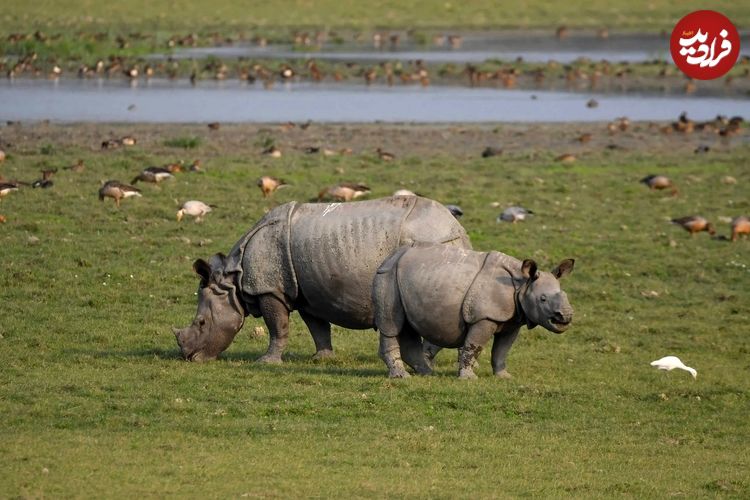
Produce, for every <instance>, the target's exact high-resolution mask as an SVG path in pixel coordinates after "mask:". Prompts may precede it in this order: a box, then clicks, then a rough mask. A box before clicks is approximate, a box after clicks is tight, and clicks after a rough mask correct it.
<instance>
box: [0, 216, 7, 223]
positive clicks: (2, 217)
mask: <svg viewBox="0 0 750 500" xmlns="http://www.w3.org/2000/svg"><path fill="white" fill-rule="evenodd" d="M6 220H8V219H6V218H5V216H4V215H0V224H3V223H5V221H6Z"/></svg>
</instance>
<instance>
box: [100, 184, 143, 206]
mask: <svg viewBox="0 0 750 500" xmlns="http://www.w3.org/2000/svg"><path fill="white" fill-rule="evenodd" d="M132 196H142V195H141V190H140V189H138V188H137V187H134V186H129V185H128V184H123V183H122V182H120V181H115V180H112V181H107V182H105V183H104V185H103V186H102V187H101V188H99V201H104V198H105V197H106V198H113V199H114V200H115V205H117V207H118V208H119V207H120V200H122V199H123V198H130V197H132Z"/></svg>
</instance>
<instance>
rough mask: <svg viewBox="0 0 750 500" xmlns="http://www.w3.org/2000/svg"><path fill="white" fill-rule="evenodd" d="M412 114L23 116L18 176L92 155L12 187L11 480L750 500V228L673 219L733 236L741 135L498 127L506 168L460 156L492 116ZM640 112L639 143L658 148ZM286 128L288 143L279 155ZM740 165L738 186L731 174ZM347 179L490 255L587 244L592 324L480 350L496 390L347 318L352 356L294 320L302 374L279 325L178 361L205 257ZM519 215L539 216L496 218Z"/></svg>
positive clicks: (116, 491)
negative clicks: (719, 139) (176, 329)
mask: <svg viewBox="0 0 750 500" xmlns="http://www.w3.org/2000/svg"><path fill="white" fill-rule="evenodd" d="M399 127H400V126H383V127H377V126H357V125H330V126H319V125H317V124H314V125H313V126H312V127H311V128H310V129H309V130H308V131H307V132H304V133H305V134H308V135H305V136H298V135H294V134H298V133H299V134H302V132H296V131H293V132H280V131H279V130H280V129H279V128H278V127H276V126H274V125H269V126H267V127H262V128H258V127H249V126H248V127H245V126H226V127H222V129H221V130H220V131H217V132H209V131H207V130H205V126H200V127H198V126H163V125H160V126H150V125H121V126H115V125H112V126H110V125H103V126H96V127H94V126H86V125H81V126H74V125H70V126H55V125H44V124H41V125H37V126H31V125H24V126H22V127H20V128H17V129H9V128H4V129H1V131H2V136H3V140H4V141H8V142H10V143H12V148H8V149H9V150H10V151H9V152H10V153H11V154H10V155H9V158H8V159H7V160H6V162H5V163H3V164H2V165H0V173H2V174H3V175H4V176H6V177H15V178H19V179H31V178H33V176H36V175H38V170H39V165H40V164H41V163H42V162H46V164H48V165H50V166H59V167H63V166H65V165H71V164H73V163H74V162H75V161H76V160H77V159H79V158H80V159H82V160H84V163H85V164H86V170H85V171H84V172H82V173H79V174H77V173H73V172H70V171H63V170H60V171H59V172H58V174H57V175H56V176H55V177H54V181H55V185H54V186H53V188H51V189H48V190H39V189H37V190H33V189H30V188H29V189H22V190H21V191H20V192H17V193H12V194H10V195H9V196H7V197H5V198H3V199H2V201H0V213H2V214H3V215H5V216H6V217H7V218H8V221H7V222H6V223H5V224H0V249H1V250H0V252H1V253H0V256H1V258H0V303H1V304H2V312H3V314H2V317H1V321H0V359H2V360H3V361H2V365H1V366H0V376H1V377H2V380H3V383H2V384H0V407H1V408H2V415H3V417H2V424H1V425H2V429H3V431H4V432H3V436H4V439H3V440H2V442H0V456H2V460H0V491H3V493H4V494H5V495H6V496H9V497H42V496H45V497H69V496H86V497H112V496H116V497H117V496H123V497H133V496H138V495H140V496H149V497H153V496H157V497H165V496H183V497H184V496H189V497H193V496H216V497H242V496H250V497H258V496H260V497H358V498H361V497H383V496H393V497H410V498H456V497H468V496H472V497H479V498H498V497H520V496H532V497H567V496H574V497H590V498H602V497H614V496H627V497H639V498H641V497H664V496H685V497H689V498H696V497H706V496H712V497H713V496H728V497H737V498H744V497H747V496H749V495H750V482H748V480H747V470H748V466H749V465H750V464H749V463H748V458H747V453H746V447H747V443H748V442H750V430H749V429H750V428H749V427H748V426H747V410H748V407H749V404H750V382H749V380H750V379H749V378H748V371H749V370H750V363H749V362H748V353H750V339H749V338H748V336H747V318H748V314H750V309H749V307H748V304H750V285H749V283H750V280H749V278H750V260H749V259H748V255H750V254H749V253H748V248H749V247H748V245H750V242H749V241H747V240H745V241H740V242H738V243H735V244H730V243H728V242H726V241H719V240H712V239H710V238H709V237H708V235H706V234H705V233H704V234H699V235H697V236H696V237H693V238H691V237H690V236H688V235H687V233H685V232H684V231H683V230H681V229H680V228H678V227H675V226H672V225H670V224H668V219H669V218H670V217H677V216H682V215H689V214H693V213H701V214H703V215H705V216H706V217H709V218H710V219H712V220H714V221H715V222H716V223H717V226H718V228H719V232H720V233H722V234H725V235H726V234H727V231H728V225H727V224H725V223H721V222H719V217H722V216H724V217H727V216H735V215H740V214H747V213H748V211H750V199H748V196H747V186H748V184H749V183H750V172H748V169H747V164H748V161H750V148H748V145H747V142H746V139H745V138H744V135H743V136H740V137H739V138H737V139H735V140H734V142H731V143H729V144H724V145H723V146H722V145H717V146H716V147H715V149H714V151H713V152H712V153H711V154H708V155H695V154H693V149H694V146H693V145H690V144H686V142H689V141H691V140H693V139H690V138H675V137H674V136H669V137H668V138H665V139H663V141H664V143H663V146H660V148H661V149H659V148H657V149H654V147H653V144H654V143H650V144H652V145H651V146H649V147H648V148H645V147H644V148H640V149H639V148H637V147H632V148H627V149H625V150H619V152H618V153H616V154H613V153H611V150H608V149H604V148H598V147H591V150H590V151H589V152H588V153H586V154H581V155H579V160H578V161H577V162H576V163H575V164H573V165H572V166H560V165H559V164H557V163H556V162H555V161H554V160H553V158H554V156H555V155H556V154H557V152H555V153H553V152H552V149H554V148H553V147H550V149H549V150H541V151H540V150H539V148H540V144H550V142H543V141H552V143H554V141H558V144H563V145H566V144H569V142H570V140H571V139H570V137H569V136H570V135H572V134H574V132H575V131H574V130H573V129H575V128H577V127H578V126H577V125H560V126H550V127H546V128H543V129H540V128H539V127H537V126H529V127H528V129H527V130H521V131H519V127H509V126H503V127H500V128H498V130H497V132H496V134H494V135H493V137H495V138H496V142H497V143H499V144H504V145H506V153H504V155H503V156H500V157H496V158H492V159H488V160H485V159H482V158H479V152H480V151H481V148H479V147H475V146H470V147H466V148H464V149H461V147H459V146H460V145H461V144H466V143H470V144H474V142H477V143H478V144H481V143H483V142H485V140H486V137H487V136H486V135H485V136H482V139H481V141H482V142H479V141H480V140H478V139H477V137H478V136H479V135H480V134H482V133H485V132H483V131H482V130H480V129H481V127H474V126H440V127H438V126H425V127H421V128H411V127H407V126H402V128H399ZM592 127H597V130H599V129H601V130H604V126H603V125H595V126H592ZM639 127H640V126H638V127H636V131H635V132H633V134H632V136H629V138H630V139H629V140H631V141H641V142H645V141H647V140H648V139H647V136H648V134H647V132H644V131H647V130H648V128H647V127H645V126H643V127H642V128H639ZM200 130H203V132H200ZM539 130H541V135H539V134H540V133H539ZM591 130H594V128H592V129H591ZM600 133H601V132H600ZM106 134H111V135H112V136H113V137H121V136H124V135H126V134H133V135H134V136H136V137H137V138H138V145H137V146H135V147H133V148H131V149H118V150H113V151H99V150H98V149H96V148H95V147H93V146H92V145H97V144H98V143H99V142H100V139H101V137H100V136H102V137H104V136H106ZM420 134H424V135H426V136H430V137H431V135H430V134H434V136H435V137H440V138H441V140H435V141H433V142H432V143H431V144H432V145H431V149H430V150H425V149H419V147H420V146H418V145H416V144H414V145H413V147H410V143H409V142H408V141H410V140H411V139H413V138H414V137H416V136H419V135H420ZM193 136H195V137H200V138H201V139H202V140H201V141H199V142H198V143H197V144H196V146H195V147H193V148H189V151H190V153H189V154H190V158H181V159H183V160H185V161H192V160H193V159H195V158H201V159H203V160H204V162H203V165H204V167H205V172H204V173H187V172H184V173H180V174H177V175H176V178H175V179H174V180H172V181H167V182H164V183H162V185H161V186H159V187H156V186H153V185H143V186H142V189H143V193H144V196H143V198H138V199H128V200H125V201H124V202H123V206H122V208H121V209H119V210H118V209H116V208H115V207H114V204H112V203H111V202H110V200H107V201H106V202H104V203H101V202H100V201H99V200H97V198H96V191H97V189H98V187H99V182H100V180H104V179H110V178H120V179H121V180H127V179H129V178H130V177H132V176H133V175H135V174H136V173H137V172H139V171H140V169H142V168H143V166H144V165H147V164H164V163H167V162H172V161H175V160H176V158H175V156H180V155H179V154H176V152H175V149H174V146H171V145H169V144H168V142H169V141H170V140H173V139H170V138H175V137H177V138H180V137H193ZM39 137H43V141H42V144H49V145H50V146H51V147H52V149H51V152H52V154H51V155H50V154H45V153H44V152H43V151H40V146H39ZM266 137H271V138H273V139H274V140H275V143H276V144H277V145H278V146H279V147H281V148H282V150H283V151H284V155H283V156H282V158H279V159H271V158H267V157H264V156H261V155H260V146H261V142H262V141H263V140H264V138H266ZM301 137H303V138H304V139H302V138H301ZM639 137H640V138H639ZM706 137H708V136H706ZM342 138H348V139H347V140H348V141H349V144H353V145H355V151H354V153H353V154H351V155H343V156H336V157H324V156H322V155H305V154H304V153H302V151H301V146H303V145H306V144H307V143H311V144H329V145H331V147H334V146H335V147H336V149H339V148H340V147H342V146H344V145H346V143H345V142H344V141H343V139H342ZM704 139H705V138H702V139H701V140H704ZM597 140H599V137H598V136H597V137H596V138H595V139H594V141H592V143H593V144H598V143H597V142H596V141H597ZM604 140H605V142H610V141H612V142H620V141H621V139H620V138H619V137H613V138H609V137H607V138H606V139H604ZM661 140H662V139H658V141H661ZM695 140H698V139H695ZM357 141H359V142H357ZM368 141H372V143H374V144H379V145H381V146H382V147H383V148H384V149H386V150H391V151H395V152H396V154H397V159H396V161H395V162H392V163H381V162H379V161H378V160H376V159H375V157H374V155H373V153H372V149H373V148H372V147H371V144H370V142H368ZM472 141H474V142H472ZM622 141H624V139H622ZM658 141H657V142H655V144H661V143H660V142H658ZM291 143H295V144H296V145H297V146H300V148H299V149H295V148H293V147H292V146H291ZM332 143H335V144H332ZM621 143H625V142H621ZM561 147H563V146H559V145H558V146H556V148H558V149H559V148H561ZM566 147H567V146H566ZM657 172H660V173H665V174H666V175H669V176H671V177H672V178H673V179H674V180H675V182H677V183H678V185H679V187H680V195H679V196H677V197H669V196H665V195H662V194H660V193H652V192H649V191H648V190H647V189H646V188H645V187H644V186H643V185H639V184H638V179H639V178H640V177H642V176H643V175H646V174H649V173H657ZM263 174H270V175H277V176H280V177H283V178H284V179H285V180H286V181H287V182H289V183H290V184H291V185H290V186H289V187H288V188H285V189H284V190H280V191H278V192H277V193H275V195H274V198H272V199H270V200H264V199H263V198H262V197H261V195H260V192H259V190H258V189H257V187H256V186H255V179H257V177H259V176H260V175H263ZM726 176H731V177H733V178H734V179H735V180H736V184H730V183H723V182H722V179H723V178H725V177H726ZM342 180H349V181H356V182H366V183H368V184H370V185H371V187H372V189H373V197H378V196H385V195H388V194H390V193H391V192H392V191H393V190H395V189H397V188H399V187H408V188H409V189H412V190H414V191H417V192H421V193H423V194H427V195H429V196H430V197H433V198H435V199H439V200H441V201H444V202H451V203H459V204H460V205H461V207H462V208H463V209H464V212H465V214H466V215H465V216H464V218H463V219H462V222H463V224H464V226H465V227H466V229H467V231H468V232H469V233H470V235H471V237H472V240H473V244H474V246H475V248H477V249H480V250H488V249H498V250H501V251H504V252H506V253H509V254H512V255H515V256H517V257H520V258H524V257H533V258H535V259H536V260H537V261H538V262H539V263H540V265H541V266H542V267H544V268H550V267H552V266H553V265H554V264H556V263H557V262H559V261H560V260H561V259H562V258H565V257H573V258H575V259H576V269H575V271H574V272H573V273H572V275H571V276H569V277H568V278H566V280H565V282H564V289H565V290H566V291H567V293H568V295H569V297H570V301H571V303H572V305H573V306H574V308H575V310H576V316H575V320H574V324H573V326H572V327H571V329H570V330H569V331H568V332H567V333H565V334H564V335H560V336H556V335H552V334H549V333H547V332H545V331H542V330H541V329H540V328H537V329H535V330H532V331H527V330H526V329H524V330H523V331H522V333H521V336H520V337H519V340H518V342H517V343H516V345H515V346H514V348H513V350H512V351H511V353H510V355H509V366H508V367H509V371H511V373H513V375H514V378H513V379H512V380H497V379H495V378H493V377H492V374H491V369H490V367H489V359H488V357H487V356H486V353H485V355H484V356H483V357H482V358H481V359H480V366H479V369H478V374H479V376H480V378H479V380H476V381H473V382H465V381H460V380H458V379H457V378H456V373H455V372H456V369H455V355H454V352H451V351H446V352H443V353H442V354H441V355H440V356H439V357H438V365H437V371H436V375H435V376H433V377H427V378H419V377H414V378H411V379H409V380H403V381H393V380H389V379H388V378H386V368H385V366H384V364H383V363H382V362H381V361H380V359H379V358H378V355H377V343H378V342H377V334H376V333H375V332H373V331H349V330H344V329H341V328H334V336H333V341H334V347H335V350H336V353H337V354H336V358H335V359H333V360H330V361H328V362H323V363H315V362H313V361H312V360H311V359H310V356H311V354H312V353H313V351H314V349H313V344H312V340H311V338H310V336H309V334H308V333H307V331H306V329H305V327H304V324H303V323H302V321H301V320H300V318H299V316H298V315H297V314H294V315H293V316H292V325H291V331H292V333H291V341H290V346H289V350H288V353H287V355H286V362H285V363H284V364H283V365H281V366H266V365H260V364H256V363H255V362H254V359H256V358H257V357H258V356H260V355H261V354H262V353H263V352H264V350H265V348H266V345H267V338H266V337H263V336H260V337H258V336H255V335H252V332H253V329H254V327H255V326H261V325H262V322H261V321H259V320H254V319H249V320H248V322H247V323H246V325H245V327H244V329H243V330H242V331H241V332H240V333H239V335H238V336H237V338H236V339H235V342H234V343H233V345H232V346H231V347H230V348H229V349H228V351H227V352H226V353H225V355H224V356H223V359H221V360H220V361H217V362H213V363H207V364H190V363H186V362H184V361H182V360H181V359H180V358H179V355H178V350H177V346H176V343H175V341H174V337H173V335H172V333H171V332H170V330H169V327H170V326H171V325H176V326H184V325H185V324H187V323H188V322H189V321H190V320H192V317H193V315H194V313H195V291H196V287H197V279H196V276H195V275H194V274H193V272H192V270H191V263H192V262H193V260H195V259H196V258H198V257H202V258H206V257H208V256H210V255H211V254H213V253H215V252H219V251H221V252H226V251H228V250H229V249H230V248H231V246H232V245H233V244H234V242H235V241H236V240H237V239H239V237H240V236H241V235H242V234H243V233H244V232H245V231H246V230H247V229H248V228H250V227H251V226H252V224H253V223H254V221H256V220H257V219H258V218H259V217H261V216H262V214H263V213H264V212H265V211H266V210H268V209H270V208H272V207H273V206H276V205H277V204H279V203H283V202H286V201H290V200H300V201H305V200H307V199H309V198H310V197H312V196H314V195H315V194H316V193H317V192H318V191H319V189H320V188H321V187H322V186H325V185H326V184H330V183H333V182H339V181H342ZM187 199H201V200H203V201H205V202H208V203H214V204H217V205H218V207H217V208H216V209H215V210H214V212H212V213H211V214H209V215H208V217H207V218H206V220H205V222H203V223H201V224H195V223H193V222H190V221H184V220H183V222H182V223H178V222H176V221H175V218H174V217H175V212H176V211H177V208H178V206H179V203H180V202H182V201H185V200H187ZM493 202H500V204H501V207H497V206H492V205H491V204H492V203H493ZM511 203H513V204H520V205H523V206H526V207H528V208H531V209H533V210H534V212H535V214H536V215H535V216H534V217H533V218H531V219H530V220H529V221H527V222H525V223H519V224H515V225H511V224H498V223H496V222H495V217H496V216H497V214H498V213H499V211H500V210H501V209H502V206H505V205H507V204H511ZM311 265H314V260H311ZM652 292H653V293H652ZM666 354H676V355H679V356H680V357H681V358H682V359H683V360H684V361H685V362H686V363H687V364H689V365H691V366H694V367H695V368H697V369H698V378H697V380H693V379H692V378H691V377H690V376H689V375H688V374H687V373H684V372H672V373H664V372H659V371H657V370H654V369H653V368H651V367H650V366H649V362H650V361H651V360H653V359H657V358H659V357H661V356H663V355H666Z"/></svg>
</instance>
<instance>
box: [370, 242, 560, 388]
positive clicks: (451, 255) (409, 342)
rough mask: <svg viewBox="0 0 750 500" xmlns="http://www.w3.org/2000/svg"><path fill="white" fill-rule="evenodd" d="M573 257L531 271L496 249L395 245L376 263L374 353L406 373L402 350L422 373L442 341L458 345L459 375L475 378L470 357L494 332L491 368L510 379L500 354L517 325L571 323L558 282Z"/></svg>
mask: <svg viewBox="0 0 750 500" xmlns="http://www.w3.org/2000/svg"><path fill="white" fill-rule="evenodd" d="M573 263H574V261H573V259H567V260H564V261H562V262H561V263H560V265H559V266H558V267H557V268H555V269H554V270H553V271H552V272H551V273H547V272H537V266H536V263H535V262H534V261H533V260H528V259H527V260H524V261H523V262H521V261H520V260H518V259H515V258H513V257H510V256H508V255H505V254H502V253H500V252H489V253H486V252H474V251H472V250H468V249H464V248H456V247H448V246H438V245H430V246H422V247H420V246H417V247H413V248H400V249H398V250H396V251H395V252H394V253H393V255H391V256H390V257H389V258H388V259H387V260H386V261H385V262H383V264H382V265H381V266H380V267H379V268H378V271H377V275H376V276H375V280H374V282H373V292H372V298H373V302H374V306H375V325H376V327H377V328H378V329H379V330H380V357H381V358H382V359H383V361H385V364H386V365H387V366H388V371H389V375H390V376H391V377H396V378H399V377H408V376H409V375H408V373H407V372H406V370H405V369H404V363H403V361H402V360H401V352H402V349H403V354H404V361H406V363H407V364H408V365H409V366H411V367H412V368H413V369H414V370H415V371H416V372H417V373H422V374H424V373H429V372H430V371H432V359H433V358H434V356H435V354H437V352H438V351H439V350H440V349H441V348H442V347H459V348H460V349H459V354H458V366H459V376H460V377H461V378H476V375H475V374H474V371H473V366H474V363H475V361H476V359H477V357H478V356H479V353H480V352H481V351H482V349H483V348H484V346H485V344H487V342H488V341H489V340H490V337H493V336H494V342H493V345H492V368H493V370H494V372H495V375H498V376H500V377H505V378H509V377H510V374H509V373H508V372H507V371H506V370H505V357H506V356H507V355H508V352H509V351H510V348H511V346H512V345H513V342H514V341H515V340H516V337H517V336H518V332H519V330H520V328H521V326H522V325H524V324H526V325H527V326H528V327H529V328H534V327H535V326H536V325H542V326H543V327H545V328H546V329H547V330H550V331H551V332H554V333H562V332H564V331H565V330H566V329H567V328H568V326H569V325H570V322H571V320H572V319H573V308H572V307H571V306H570V303H569V302H568V297H567V296H566V295H565V292H563V291H561V290H560V283H559V281H558V280H559V279H560V278H561V277H563V276H565V275H566V274H568V273H570V271H572V269H573ZM420 337H422V338H424V339H425V341H426V342H425V348H424V354H425V356H424V357H420V353H421V352H422V341H421V338H420Z"/></svg>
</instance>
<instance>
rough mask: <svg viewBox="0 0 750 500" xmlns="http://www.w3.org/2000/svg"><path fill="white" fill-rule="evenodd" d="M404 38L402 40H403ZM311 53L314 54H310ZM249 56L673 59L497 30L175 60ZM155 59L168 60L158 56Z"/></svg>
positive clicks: (653, 48) (638, 40)
mask: <svg viewBox="0 0 750 500" xmlns="http://www.w3.org/2000/svg"><path fill="white" fill-rule="evenodd" d="M402 38H403V37H402ZM308 49H309V50H308ZM748 53H750V36H748V34H746V33H745V34H742V35H741V54H748ZM207 56H216V57H227V58H235V57H249V58H255V59H260V58H268V59H305V58H312V57H314V58H316V59H327V60H334V61H357V62H367V61H372V62H375V61H395V60H399V61H414V60H417V59H421V60H423V61H425V62H428V63H454V64H459V63H468V62H473V63H476V62H482V61H486V60H488V59H500V60H506V61H507V60H515V59H516V58H518V57H520V58H522V59H523V60H525V61H529V62H547V61H550V60H554V61H557V62H560V63H569V62H572V61H574V60H576V59H580V58H587V59H591V60H594V61H600V60H603V59H606V60H608V61H612V62H620V61H630V62H642V61H650V60H667V61H671V56H670V55H669V38H668V37H667V36H662V35H656V34H654V35H647V34H613V35H611V36H609V37H608V38H600V37H597V36H595V35H594V34H589V35H586V34H581V35H575V36H570V37H568V38H565V39H563V40H558V39H557V38H556V37H555V36H553V35H552V34H550V33H534V32H530V33H528V32H497V33H468V34H464V35H463V36H462V43H461V46H460V47H459V48H450V47H449V46H446V44H443V45H442V46H435V45H434V44H432V45H431V44H417V43H414V42H410V41H408V40H407V41H405V42H400V43H399V44H398V45H397V46H392V45H391V44H390V42H388V40H387V37H386V40H385V41H384V42H383V44H382V46H381V48H375V47H374V46H373V44H372V43H371V42H360V43H343V44H333V43H324V44H323V45H321V46H320V48H314V49H311V48H309V47H306V48H305V50H294V47H293V46H292V45H289V44H286V45H283V44H281V45H273V46H267V47H258V46H252V45H233V46H226V47H201V48H191V49H183V50H178V51H176V52H175V53H174V54H173V55H172V57H174V58H177V59H184V58H204V57H207ZM156 57H166V56H165V55H157V56H156Z"/></svg>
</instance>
